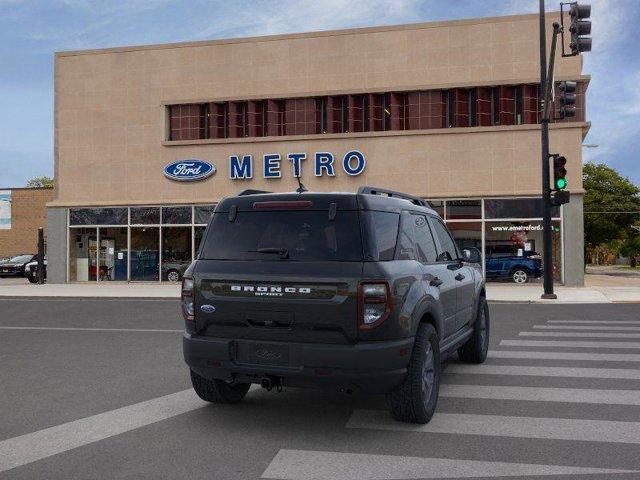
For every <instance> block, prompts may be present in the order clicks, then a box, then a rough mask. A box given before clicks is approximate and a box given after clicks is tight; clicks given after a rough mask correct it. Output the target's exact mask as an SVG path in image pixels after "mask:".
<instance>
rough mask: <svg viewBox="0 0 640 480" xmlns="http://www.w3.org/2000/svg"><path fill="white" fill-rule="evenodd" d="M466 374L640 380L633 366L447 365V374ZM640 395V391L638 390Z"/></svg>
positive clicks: (639, 375)
mask: <svg viewBox="0 0 640 480" xmlns="http://www.w3.org/2000/svg"><path fill="white" fill-rule="evenodd" d="M447 373H458V374H465V375H518V376H520V375H525V376H536V377H572V378H620V379H626V380H640V370H637V369H631V368H571V367H528V366H520V365H487V364H484V365H466V364H453V365H449V366H447V368H446V370H445V374H447ZM638 395H640V392H638Z"/></svg>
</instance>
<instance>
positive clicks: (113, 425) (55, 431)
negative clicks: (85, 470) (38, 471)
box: [0, 389, 207, 472]
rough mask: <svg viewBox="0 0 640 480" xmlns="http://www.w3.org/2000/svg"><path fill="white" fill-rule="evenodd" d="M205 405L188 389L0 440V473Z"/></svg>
mask: <svg viewBox="0 0 640 480" xmlns="http://www.w3.org/2000/svg"><path fill="white" fill-rule="evenodd" d="M206 405H207V404H206V403H205V402H203V401H202V400H200V399H199V398H198V397H197V395H196V393H195V392H194V391H193V390H191V389H189V390H183V391H181V392H177V393H172V394H170V395H165V396H163V397H158V398H154V399H152V400H148V401H145V402H140V403H136V404H133V405H128V406H126V407H122V408H118V409H116V410H111V411H108V412H104V413H100V414H98V415H93V416H91V417H86V418H82V419H80V420H75V421H73V422H68V423H63V424H62V425H57V426H55V427H50V428H45V429H44V430H39V431H37V432H32V433H27V434H26V435H21V436H19V437H14V438H9V439H8V440H3V441H0V472H3V471H5V470H10V469H12V468H15V467H19V466H21V465H26V464H27V463H31V462H35V461H37V460H41V459H43V458H47V457H50V456H52V455H56V454H58V453H62V452H66V451H68V450H71V449H74V448H77V447H81V446H83V445H87V444H89V443H93V442H97V441H99V440H104V439H105V438H109V437H112V436H114V435H119V434H121V433H124V432H128V431H130V430H134V429H136V428H140V427H144V426H146V425H150V424H152V423H156V422H159V421H161V420H166V419H167V418H171V417H175V416H176V415H180V414H183V413H186V412H189V411H192V410H196V409H198V408H202V407H204V406H206Z"/></svg>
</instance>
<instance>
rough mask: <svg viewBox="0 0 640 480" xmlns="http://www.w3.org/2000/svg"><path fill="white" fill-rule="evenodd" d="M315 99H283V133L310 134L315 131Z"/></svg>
mask: <svg viewBox="0 0 640 480" xmlns="http://www.w3.org/2000/svg"><path fill="white" fill-rule="evenodd" d="M316 123H317V119H316V99H315V98H290V99H287V100H285V111H284V132H285V135H312V134H314V133H316Z"/></svg>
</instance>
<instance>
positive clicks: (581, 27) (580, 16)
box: [569, 2, 591, 55]
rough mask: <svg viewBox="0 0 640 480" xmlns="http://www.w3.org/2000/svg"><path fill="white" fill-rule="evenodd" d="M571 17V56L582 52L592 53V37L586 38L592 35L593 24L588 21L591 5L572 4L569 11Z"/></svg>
mask: <svg viewBox="0 0 640 480" xmlns="http://www.w3.org/2000/svg"><path fill="white" fill-rule="evenodd" d="M569 15H570V16H571V26H570V27H569V32H571V42H570V43H569V48H570V49H571V55H578V54H579V53H580V52H590V51H591V37H585V36H584V35H589V34H590V33H591V22H590V21H589V20H587V19H588V18H589V17H590V16H591V5H579V4H578V3H577V2H575V3H572V4H571V9H570V10H569Z"/></svg>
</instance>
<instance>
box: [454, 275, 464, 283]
mask: <svg viewBox="0 0 640 480" xmlns="http://www.w3.org/2000/svg"><path fill="white" fill-rule="evenodd" d="M456 280H458V281H461V280H464V275H463V274H461V273H459V274H457V275H456Z"/></svg>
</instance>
